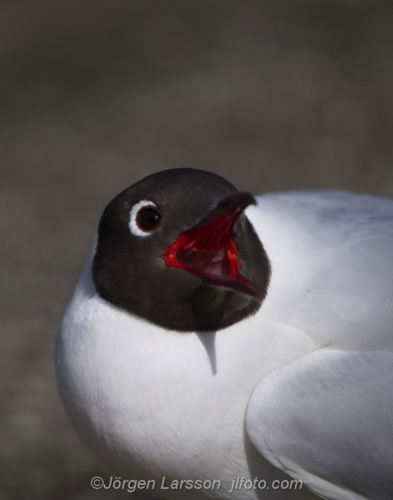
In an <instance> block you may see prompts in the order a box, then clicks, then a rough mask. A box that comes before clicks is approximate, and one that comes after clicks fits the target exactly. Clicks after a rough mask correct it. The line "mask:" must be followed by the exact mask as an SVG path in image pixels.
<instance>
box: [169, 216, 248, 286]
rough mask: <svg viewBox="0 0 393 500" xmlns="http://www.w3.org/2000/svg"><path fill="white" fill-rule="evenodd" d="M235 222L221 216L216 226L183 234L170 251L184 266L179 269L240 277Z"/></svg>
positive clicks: (209, 225) (207, 226)
mask: <svg viewBox="0 0 393 500" xmlns="http://www.w3.org/2000/svg"><path fill="white" fill-rule="evenodd" d="M234 223H235V221H234V220H231V219H230V218H228V217H220V218H219V219H216V220H215V221H214V223H213V222H212V223H210V224H206V225H205V226H203V227H200V228H198V229H191V230H189V231H186V232H185V233H183V234H182V235H181V236H180V237H179V239H178V240H177V241H176V242H175V244H174V245H172V247H171V249H170V250H171V254H172V257H173V258H174V259H175V260H176V261H177V264H180V266H179V265H177V266H176V267H183V268H186V269H187V270H188V271H191V272H194V274H206V275H216V276H228V277H229V276H232V277H234V278H238V276H239V271H240V269H241V263H240V260H239V257H238V249H237V245H236V242H235V240H234V238H233V235H232V230H233V225H234ZM167 253H168V252H167ZM172 265H173V264H172Z"/></svg>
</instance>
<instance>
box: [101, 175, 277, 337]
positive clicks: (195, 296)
mask: <svg viewBox="0 0 393 500" xmlns="http://www.w3.org/2000/svg"><path fill="white" fill-rule="evenodd" d="M255 203H256V202H255V199H254V198H253V197H252V196H251V195H250V194H248V193H239V192H238V191H237V190H236V188H235V187H234V186H233V185H232V184H230V183H229V182H228V181H226V180H225V179H223V178H222V177H220V176H218V175H215V174H212V173H209V172H205V171H203V170H194V169H173V170H165V171H162V172H159V173H156V174H153V175H150V176H148V177H146V178H145V179H142V180H141V181H139V182H137V183H136V184H134V185H133V186H131V187H129V188H127V189H126V190H125V191H123V192H122V193H120V194H119V195H117V196H116V197H115V198H114V199H113V200H112V201H111V202H110V203H109V205H108V206H107V207H106V209H105V210H104V213H103V214H102V217H101V220H100V224H99V228H98V242H97V250H96V254H95V257H94V261H93V268H92V275H93V281H94V283H95V286H96V288H97V291H98V293H99V294H100V296H101V297H102V298H103V299H105V300H107V301H108V302H110V303H111V304H113V305H115V306H117V307H119V308H121V309H123V310H125V311H127V312H129V313H131V314H134V315H137V316H139V317H141V318H144V319H146V320H147V321H150V322H152V323H154V324H156V325H159V326H161V327H164V328H166V329H170V330H178V331H183V332H187V331H213V330H220V329H223V328H226V327H228V326H230V325H233V324H234V323H237V322H238V321H240V320H242V319H244V318H245V317H247V316H249V315H251V314H254V313H255V312H256V311H258V309H259V308H260V306H261V303H262V301H263V299H264V298H265V296H266V293H267V288H268V284H269V278H270V265H269V259H268V257H267V255H266V253H265V251H264V248H263V246H262V243H261V242H260V240H259V238H258V236H257V235H256V233H255V231H254V229H253V227H252V225H251V223H250V222H249V220H248V219H247V217H246V216H245V214H244V213H243V211H244V209H245V208H246V207H247V206H248V205H250V204H255Z"/></svg>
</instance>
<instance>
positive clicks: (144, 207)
mask: <svg viewBox="0 0 393 500" xmlns="http://www.w3.org/2000/svg"><path fill="white" fill-rule="evenodd" d="M160 220H161V215H160V213H159V211H158V210H157V207H156V204H155V203H154V202H153V201H150V200H141V201H139V202H138V203H136V204H135V205H134V206H133V207H132V208H131V211H130V220H129V225H128V226H129V228H130V231H131V233H132V234H133V235H134V236H142V237H145V236H150V235H151V234H152V233H153V230H154V229H155V228H156V227H157V226H158V224H159V223H160Z"/></svg>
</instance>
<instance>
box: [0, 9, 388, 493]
mask: <svg viewBox="0 0 393 500" xmlns="http://www.w3.org/2000/svg"><path fill="white" fill-rule="evenodd" d="M392 133H393V5H392V2H388V1H378V0H352V1H351V0H308V1H305V0H304V1H302V0H260V1H252V0H238V1H231V0H225V1H224V0H127V1H126V0H35V1H27V0H26V1H24V0H14V1H11V0H9V1H0V165H1V182H0V204H1V211H0V231H1V248H0V251H1V260H0V265H1V283H0V286H1V318H0V320H1V336H0V341H1V347H0V356H1V360H0V361H1V362H0V374H1V385H0V389H1V409H0V421H1V425H0V499H1V500H4V499H6V500H8V499H10V500H30V499H32V500H36V499H40V500H41V499H42V500H46V499H59V500H61V499H72V500H82V499H97V500H98V499H112V498H113V499H115V498H122V497H124V498H129V496H128V495H123V496H122V495H118V494H116V493H115V492H113V491H112V492H100V493H98V492H95V491H92V490H91V488H90V486H89V482H90V479H91V477H93V476H94V475H97V474H101V475H103V476H104V477H109V475H110V473H109V472H108V471H106V470H105V469H103V468H102V466H100V465H99V464H98V462H97V461H96V460H95V458H94V457H93V456H92V455H91V454H90V452H89V451H88V450H86V449H85V447H84V446H83V445H82V444H81V443H80V442H79V440H78V438H77V437H76V436H75V434H74V432H73V430H72V429H71V427H70V425H69V424H68V422H67V420H66V418H65V415H64V413H63V411H62V408H61V405H60V402H59V398H58V395H57V390H56V386H55V380H54V369H53V346H54V337H55V332H56V328H57V324H58V322H59V320H60V317H61V314H62V311H63V308H64V307H65V305H66V303H67V300H68V299H69V297H70V294H71V292H72V290H73V287H74V285H75V283H76V280H77V278H78V275H79V273H80V272H81V269H82V265H83V263H84V259H85V257H86V254H87V251H88V248H89V246H90V244H91V241H92V237H93V235H94V232H95V227H96V224H97V222H98V219H99V217H100V213H101V211H102V210H103V208H104V206H105V205H106V203H107V202H108V201H109V200H110V199H111V198H112V197H113V196H114V195H115V194H117V193H118V192H119V191H120V190H122V189H123V188H125V187H126V186H128V185H130V184H132V183H134V182H135V181H136V180H138V179H140V178H142V177H144V176H145V175H147V174H149V173H152V172H155V171H158V170H162V169H165V168H172V167H182V166H191V167H197V168H203V169H207V170H211V171H213V172H216V173H219V174H221V175H223V176H224V177H226V178H228V179H229V180H230V181H232V182H233V183H234V184H235V185H236V186H237V187H238V188H239V189H243V190H250V191H252V192H253V193H255V194H258V193H263V192H266V191H274V190H288V189H297V188H329V189H330V188H333V189H349V190H355V191H360V192H362V191H365V192H370V193H374V194H378V195H383V196H393V168H392V167H393V141H392Z"/></svg>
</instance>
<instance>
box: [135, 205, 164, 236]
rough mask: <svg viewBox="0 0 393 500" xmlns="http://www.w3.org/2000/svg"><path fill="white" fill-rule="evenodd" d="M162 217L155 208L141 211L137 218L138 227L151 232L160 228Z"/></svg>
mask: <svg viewBox="0 0 393 500" xmlns="http://www.w3.org/2000/svg"><path fill="white" fill-rule="evenodd" d="M160 220H161V215H160V214H159V213H158V212H157V211H156V210H154V209H153V208H145V209H143V210H141V211H140V212H139V214H138V217H137V222H138V226H139V227H140V228H141V229H144V230H145V231H150V230H151V229H154V228H155V227H156V226H158V224H159V222H160Z"/></svg>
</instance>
